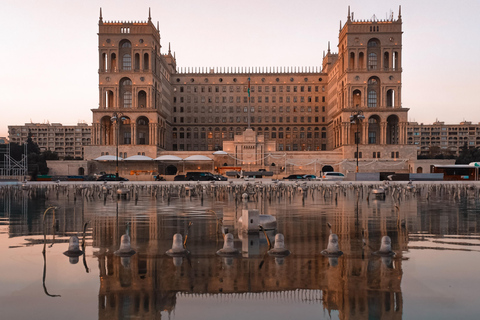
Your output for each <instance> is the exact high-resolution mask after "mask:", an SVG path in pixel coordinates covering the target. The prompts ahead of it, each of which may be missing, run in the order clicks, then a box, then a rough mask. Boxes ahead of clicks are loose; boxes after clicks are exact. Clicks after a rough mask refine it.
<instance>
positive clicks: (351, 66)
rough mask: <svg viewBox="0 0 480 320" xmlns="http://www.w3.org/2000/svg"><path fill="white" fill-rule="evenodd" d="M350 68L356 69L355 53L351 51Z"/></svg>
mask: <svg viewBox="0 0 480 320" xmlns="http://www.w3.org/2000/svg"><path fill="white" fill-rule="evenodd" d="M348 68H349V69H350V70H353V69H355V53H353V52H350V60H349V62H348Z"/></svg>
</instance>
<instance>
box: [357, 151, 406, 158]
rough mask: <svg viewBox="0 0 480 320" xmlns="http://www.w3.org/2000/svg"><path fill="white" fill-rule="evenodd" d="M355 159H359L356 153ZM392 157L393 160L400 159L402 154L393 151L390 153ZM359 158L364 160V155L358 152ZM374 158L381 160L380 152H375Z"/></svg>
mask: <svg viewBox="0 0 480 320" xmlns="http://www.w3.org/2000/svg"><path fill="white" fill-rule="evenodd" d="M353 157H354V158H357V152H354V153H353ZM390 157H391V158H392V159H397V158H400V152H398V151H392V152H391V153H390ZM358 158H359V159H361V158H363V154H362V152H361V151H360V152H358ZM372 158H373V159H380V152H377V151H374V152H373V153H372Z"/></svg>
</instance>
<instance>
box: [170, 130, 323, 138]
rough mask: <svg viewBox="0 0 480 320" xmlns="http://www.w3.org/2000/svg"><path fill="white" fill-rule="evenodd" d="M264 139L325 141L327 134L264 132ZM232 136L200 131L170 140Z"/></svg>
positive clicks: (231, 132)
mask: <svg viewBox="0 0 480 320" xmlns="http://www.w3.org/2000/svg"><path fill="white" fill-rule="evenodd" d="M263 135H264V137H265V139H277V138H278V139H283V138H285V139H292V138H293V139H299V138H300V139H305V138H307V139H320V137H321V138H322V139H326V138H327V133H326V132H325V131H322V132H321V133H320V132H319V131H315V132H311V131H309V132H303V131H301V132H300V133H298V134H297V133H294V134H291V133H288V132H287V133H285V134H284V133H283V132H264V133H263ZM234 136H235V133H234V132H233V131H230V132H226V131H223V132H215V133H213V132H211V131H210V132H205V131H202V132H193V133H192V132H189V131H187V132H178V134H177V132H173V134H172V138H173V139H177V138H178V139H192V137H193V139H213V138H215V139H234Z"/></svg>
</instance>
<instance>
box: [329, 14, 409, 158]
mask: <svg viewBox="0 0 480 320" xmlns="http://www.w3.org/2000/svg"><path fill="white" fill-rule="evenodd" d="M401 54H402V18H401V13H400V9H399V15H398V19H396V20H395V19H394V17H393V13H392V14H391V16H390V17H389V19H386V20H378V19H377V18H376V17H375V16H373V17H372V18H371V19H370V20H368V21H364V20H361V21H360V20H354V18H353V13H352V14H350V7H349V8H348V16H347V22H346V23H345V24H344V25H343V27H342V23H341V22H340V32H339V41H338V54H334V53H331V52H330V47H329V49H328V53H327V55H326V56H325V57H324V61H323V66H324V71H326V72H327V73H328V74H329V75H330V78H329V79H330V81H329V95H328V99H329V101H328V105H329V106H328V107H329V108H328V109H329V118H330V120H331V122H330V124H329V131H330V132H331V134H330V137H331V139H330V140H329V148H332V149H337V148H343V152H344V158H352V157H354V155H355V156H357V154H356V149H355V148H354V147H353V146H354V145H356V144H357V143H358V144H360V145H361V151H362V152H361V153H360V156H359V157H360V158H362V154H363V158H390V157H392V158H398V157H401V158H408V157H409V156H410V155H409V152H410V151H408V152H407V150H402V151H401V150H400V149H402V148H400V146H399V145H405V144H406V143H407V141H406V128H407V120H408V118H407V112H408V110H409V109H407V108H403V107H402V99H401V86H402V66H401V61H402V60H401ZM358 114H362V115H363V116H364V117H365V118H364V119H361V120H360V121H352V119H354V118H353V117H352V116H353V115H358ZM355 137H357V138H355ZM357 139H358V140H357ZM401 153H404V154H401Z"/></svg>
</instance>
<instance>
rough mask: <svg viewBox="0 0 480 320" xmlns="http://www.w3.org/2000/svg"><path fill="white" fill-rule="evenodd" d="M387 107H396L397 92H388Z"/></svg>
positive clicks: (391, 90)
mask: <svg viewBox="0 0 480 320" xmlns="http://www.w3.org/2000/svg"><path fill="white" fill-rule="evenodd" d="M387 107H395V90H393V89H390V90H388V91H387Z"/></svg>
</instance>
